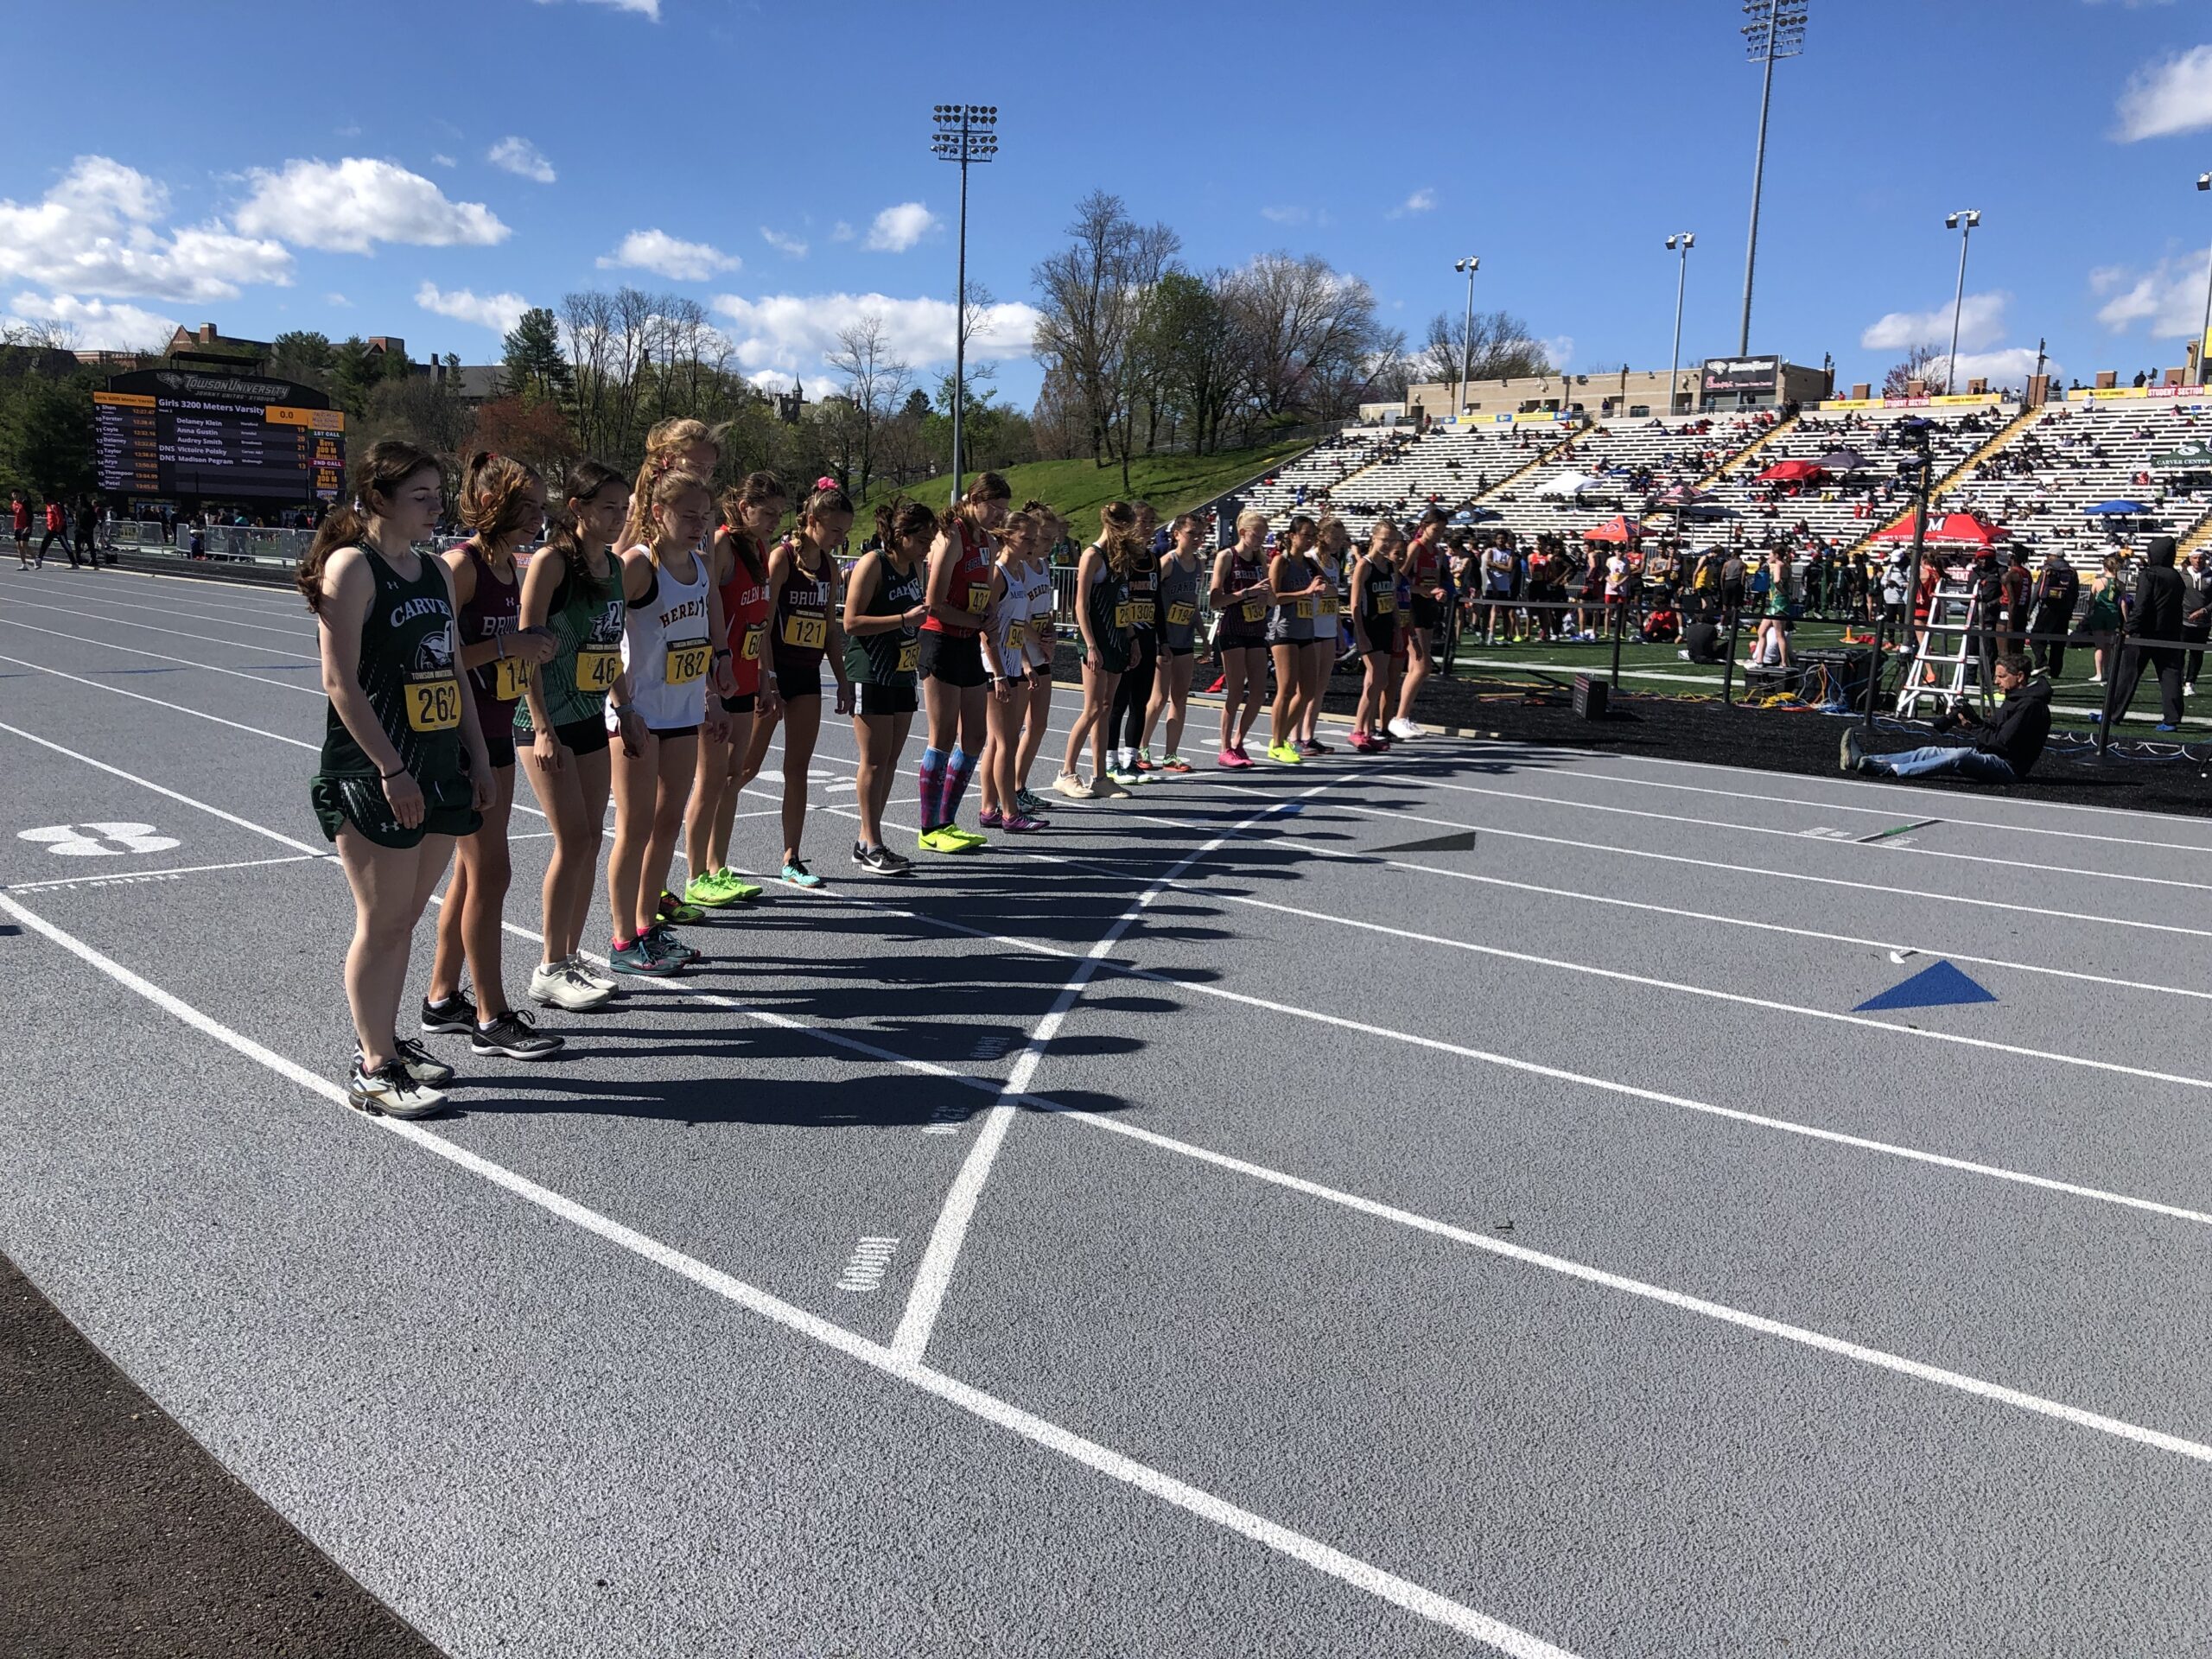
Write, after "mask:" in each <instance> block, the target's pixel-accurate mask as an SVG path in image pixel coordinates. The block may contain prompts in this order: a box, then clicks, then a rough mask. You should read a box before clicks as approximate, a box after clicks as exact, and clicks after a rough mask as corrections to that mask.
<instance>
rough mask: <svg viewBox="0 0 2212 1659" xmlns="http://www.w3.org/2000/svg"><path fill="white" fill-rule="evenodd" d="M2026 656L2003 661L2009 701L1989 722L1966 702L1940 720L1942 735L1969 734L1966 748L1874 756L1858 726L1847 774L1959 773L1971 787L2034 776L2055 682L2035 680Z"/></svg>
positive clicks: (2010, 655) (2000, 672) (1848, 740)
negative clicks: (1956, 732) (2052, 686)
mask: <svg viewBox="0 0 2212 1659" xmlns="http://www.w3.org/2000/svg"><path fill="white" fill-rule="evenodd" d="M2032 673H2033V671H2032V669H2031V666H2030V664H2029V662H2028V659H2027V658H2026V656H2025V655H2024V653H2022V652H2017V651H2016V652H2006V653H2005V655H2004V656H2002V657H1999V658H1998V659H1997V672H1996V680H1997V689H1998V690H1999V691H2000V692H2002V693H2003V694H2004V696H2005V701H2004V702H2001V703H2000V704H1999V705H1998V708H1997V712H1996V713H1995V714H1994V715H1991V716H1990V717H1989V718H1988V719H1986V720H1984V719H1982V718H1980V716H1978V715H1975V714H1974V710H1973V709H1972V708H1971V707H1970V706H1969V705H1968V704H1967V702H1965V700H1964V699H1961V700H1960V701H1959V702H1955V703H1953V704H1952V705H1951V709H1950V712H1949V713H1948V714H1945V715H1940V716H1938V717H1937V719H1936V731H1937V732H1938V733H1948V732H1951V731H1953V730H1961V731H1963V732H1964V733H1965V734H1966V735H1967V739H1968V741H1967V742H1965V743H1962V744H1949V745H1945V744H1938V745H1936V746H1935V747H1930V748H1925V749H1908V750H1906V751H1905V752H1904V753H1903V754H1868V753H1865V752H1864V743H1865V739H1864V736H1863V734H1861V733H1860V732H1859V728H1857V727H1855V726H1854V727H1853V728H1851V729H1849V730H1848V731H1847V732H1845V733H1844V734H1843V761H1842V764H1843V769H1844V771H1846V772H1861V773H1864V774H1866V775H1867V776H1869V777H1876V778H1882V777H1889V778H1919V777H1923V776H1925V775H1926V774H1928V773H1929V772H1955V773H1957V774H1958V775H1959V776H1960V777H1961V778H1964V779H1967V782H1969V783H1975V784H2017V783H2018V782H2019V781H2020V780H2021V779H2023V778H2025V777H2026V776H2027V775H2028V771H2029V769H2030V768H2031V767H2032V766H2034V765H2035V763H2036V760H2037V758H2038V757H2039V756H2040V755H2041V754H2042V753H2043V746H2044V740H2045V739H2046V738H2048V737H2049V736H2050V681H2049V680H2043V679H2036V678H2033V677H2031V676H2032Z"/></svg>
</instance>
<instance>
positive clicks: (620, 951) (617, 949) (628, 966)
mask: <svg viewBox="0 0 2212 1659" xmlns="http://www.w3.org/2000/svg"><path fill="white" fill-rule="evenodd" d="M607 968H608V969H610V970H611V971H613V972H614V973H618V974H637V975H641V976H644V977H645V978H648V979H666V978H667V977H668V976H670V975H671V974H676V973H681V972H682V971H683V963H681V962H680V961H678V960H677V958H676V957H664V956H661V955H658V953H657V952H655V950H653V947H652V940H651V939H650V938H647V937H646V936H645V935H644V934H642V933H641V934H639V936H638V937H637V938H634V939H632V940H631V941H630V943H629V944H617V945H615V946H613V948H612V949H610V950H608V951H607Z"/></svg>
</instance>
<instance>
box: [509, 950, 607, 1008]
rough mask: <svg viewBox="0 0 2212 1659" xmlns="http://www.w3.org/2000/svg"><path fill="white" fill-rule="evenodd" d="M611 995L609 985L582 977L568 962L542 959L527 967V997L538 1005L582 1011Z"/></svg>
mask: <svg viewBox="0 0 2212 1659" xmlns="http://www.w3.org/2000/svg"><path fill="white" fill-rule="evenodd" d="M613 995H614V988H613V986H612V985H602V984H601V983H600V982H598V981H597V980H595V979H590V978H588V977H586V976H585V975H584V974H583V973H582V971H581V970H580V969H577V968H576V967H575V965H574V963H567V962H551V963H543V962H542V963H538V965H537V967H535V968H533V969H531V973H530V991H529V996H530V1000H531V1001H533V1002H535V1003H537V1004H538V1006H540V1007H548V1008H563V1009H566V1010H567V1011H568V1012H569V1013H570V1014H582V1013H583V1012H585V1011H586V1010H587V1009H590V1008H596V1007H602V1006H603V1005H604V1004H605V1003H606V1002H607V1000H608V999H609V998H611V997H612V996H613Z"/></svg>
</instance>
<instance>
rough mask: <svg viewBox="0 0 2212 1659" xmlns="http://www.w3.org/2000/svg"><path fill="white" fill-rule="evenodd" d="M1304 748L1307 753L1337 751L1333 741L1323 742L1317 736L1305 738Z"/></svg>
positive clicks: (1332, 752) (1330, 752)
mask: <svg viewBox="0 0 2212 1659" xmlns="http://www.w3.org/2000/svg"><path fill="white" fill-rule="evenodd" d="M1305 749H1306V753H1308V754H1334V753H1336V752H1337V749H1336V745H1334V744H1333V743H1324V742H1323V741H1321V740H1320V739H1319V738H1318V737H1309V738H1307V739H1306V743H1305Z"/></svg>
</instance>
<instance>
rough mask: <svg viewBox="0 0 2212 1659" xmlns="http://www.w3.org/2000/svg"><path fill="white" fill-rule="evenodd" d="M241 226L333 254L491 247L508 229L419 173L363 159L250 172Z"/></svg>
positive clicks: (482, 208)
mask: <svg viewBox="0 0 2212 1659" xmlns="http://www.w3.org/2000/svg"><path fill="white" fill-rule="evenodd" d="M247 177H248V179H249V180H251V183H252V186H253V189H252V193H251V194H250V195H248V196H247V197H246V199H245V200H244V201H243V202H241V203H240V204H239V205H238V214H237V219H238V228H239V229H240V230H242V231H245V232H250V233H265V234H267V235H270V236H280V237H283V238H285V239H286V240H287V241H290V242H298V243H301V244H302V245H305V246H308V247H310V248H321V249H324V250H325V251H329V252H333V253H366V252H367V251H369V250H370V248H371V247H372V245H375V244H376V243H378V242H405V243H411V244H413V245H416V246H419V247H427V248H449V247H454V246H465V247H478V248H482V247H490V246H493V245H495V244H497V243H500V242H504V241H505V240H506V239H507V236H508V231H507V227H506V226H505V225H502V224H501V223H500V222H499V219H498V218H497V217H496V216H495V215H494V214H493V212H492V210H491V209H490V208H488V207H486V206H485V205H484V204H483V203H482V202H480V201H450V200H447V198H446V195H445V193H444V192H443V191H442V190H440V189H439V188H438V187H437V186H436V185H435V184H432V183H431V182H430V181H429V180H428V179H426V178H424V177H423V175H421V174H419V173H410V172H409V171H408V170H407V169H406V168H404V167H400V166H397V165H396V164H394V163H393V162H379V161H375V160H372V159H371V158H370V157H368V156H347V157H346V159H345V160H344V161H341V162H335V163H333V162H321V161H315V162H308V161H289V162H285V163H284V166H283V170H282V171H281V172H272V171H270V169H269V168H260V167H257V168H254V169H253V170H252V172H251V173H250V174H248V175H247Z"/></svg>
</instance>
